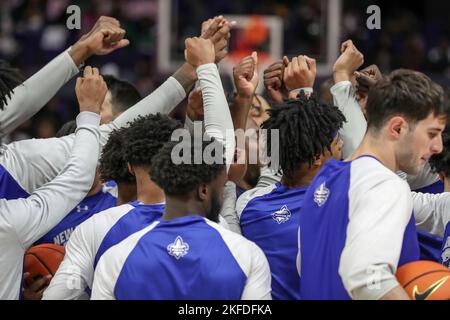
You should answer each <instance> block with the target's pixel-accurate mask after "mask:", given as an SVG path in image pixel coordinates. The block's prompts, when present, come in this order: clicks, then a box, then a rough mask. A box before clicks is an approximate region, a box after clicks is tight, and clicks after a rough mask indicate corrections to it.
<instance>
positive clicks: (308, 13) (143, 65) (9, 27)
mask: <svg viewBox="0 0 450 320" xmlns="http://www.w3.org/2000/svg"><path fill="white" fill-rule="evenodd" d="M72 4H76V5H78V6H79V7H80V8H81V13H82V15H81V30H68V29H67V27H66V20H67V18H68V16H69V15H68V14H66V9H67V7H68V6H70V5H72ZM373 4H375V5H378V6H380V8H381V18H382V23H381V30H368V29H367V27H366V20H367V18H368V17H369V14H367V13H366V9H367V7H368V6H370V5H373ZM0 11H1V13H0V58H1V59H5V60H7V61H9V62H10V63H11V64H12V65H14V66H15V67H17V68H19V69H20V70H21V71H22V73H23V75H24V76H25V77H29V76H30V75H32V74H33V73H34V72H35V71H37V70H38V69H39V68H41V67H42V66H44V64H46V63H47V62H48V61H50V60H51V59H52V58H53V57H55V56H56V55H57V54H59V53H60V52H61V51H63V50H65V49H66V48H68V47H69V46H70V45H71V44H73V43H74V42H75V41H76V40H77V39H78V38H79V37H80V36H81V35H82V34H83V33H85V32H86V31H87V30H89V29H90V28H91V27H92V25H93V24H94V23H95V21H96V19H97V18H98V17H99V16H100V15H110V16H114V17H116V18H117V19H119V20H120V21H121V23H122V26H123V28H124V29H126V30H127V36H126V37H127V38H128V39H129V40H130V41H131V45H130V46H129V47H127V48H126V49H122V50H119V51H117V52H115V53H113V54H111V55H108V56H105V57H95V58H92V59H91V60H90V61H89V64H92V65H95V66H98V67H100V68H101V70H102V73H103V74H112V75H115V76H118V77H120V78H123V79H126V80H128V81H130V82H132V83H133V84H135V85H136V86H137V87H138V89H139V91H140V92H141V94H143V95H146V94H148V93H150V92H152V91H153V90H154V89H155V88H156V87H157V86H158V85H159V84H160V83H161V82H162V80H163V79H165V77H167V76H168V75H169V74H170V73H171V72H172V71H173V69H174V68H176V67H177V66H178V65H179V63H180V61H182V59H183V50H184V39H185V38H186V37H188V36H195V35H198V34H199V32H200V30H199V27H200V25H201V22H202V21H204V20H206V19H207V18H210V17H213V16H216V15H219V14H223V15H225V16H227V17H229V16H233V17H236V19H239V20H238V21H239V27H238V28H237V29H236V30H235V31H234V32H233V40H232V42H231V44H230V51H231V52H232V54H231V55H230V58H229V59H228V60H227V61H226V62H225V63H224V65H223V66H221V71H222V73H223V83H224V86H225V89H226V90H230V88H231V82H230V81H231V80H230V78H229V71H230V68H231V66H232V65H233V63H234V62H236V61H238V59H239V58H240V57H243V56H244V55H246V54H249V53H251V51H252V50H254V49H256V50H258V51H259V52H261V55H260V58H261V63H262V64H263V65H264V64H265V63H269V62H270V61H271V59H274V58H280V57H281V55H283V54H285V55H287V56H289V57H292V56H294V55H298V54H307V55H310V56H313V57H315V58H316V59H318V61H319V63H320V66H321V68H320V69H319V71H320V79H319V81H317V83H316V86H318V85H320V82H321V81H324V80H326V79H327V78H328V77H330V75H331V67H332V64H333V62H334V59H335V57H337V55H338V49H339V44H340V43H341V41H343V40H346V39H352V40H353V41H354V42H355V44H356V46H357V47H358V48H359V49H360V51H361V52H362V53H364V55H365V65H369V64H373V63H375V64H377V65H378V66H379V67H380V69H381V71H382V72H389V71H390V70H392V69H396V68H409V69H414V70H419V71H422V72H425V73H426V74H427V75H429V76H430V77H432V78H433V80H435V81H436V82H438V83H439V84H441V85H443V86H445V87H450V47H449V39H450V21H449V12H450V2H449V1H442V0H427V1H387V0H297V1H291V0H260V1H255V0H239V1H234V0H233V1H231V0H90V1H87V0H86V1H68V0H0ZM261 73H262V70H261ZM74 85H75V83H74V81H72V82H70V83H68V84H67V85H66V86H64V87H63V89H62V90H61V91H60V92H59V93H58V95H57V96H56V97H55V98H54V99H52V100H51V101H50V102H49V103H48V105H47V106H46V107H45V108H44V109H43V110H42V111H41V112H39V113H38V114H37V115H36V116H35V117H34V118H33V119H31V120H30V121H28V122H27V123H25V124H24V125H22V126H21V127H20V128H19V129H18V130H16V132H14V133H13V134H12V135H11V136H10V137H9V140H10V141H11V140H18V139H24V138H30V137H36V138H47V137H53V136H54V134H55V133H56V131H57V130H58V129H59V128H60V127H61V125H62V124H63V123H65V122H66V121H68V120H71V119H73V118H74V115H75V114H76V112H77V106H76V98H75V93H74Z"/></svg>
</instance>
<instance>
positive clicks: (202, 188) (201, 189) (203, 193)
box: [197, 183, 209, 201]
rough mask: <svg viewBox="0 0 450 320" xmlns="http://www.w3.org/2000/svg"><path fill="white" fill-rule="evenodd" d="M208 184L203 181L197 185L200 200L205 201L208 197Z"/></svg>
mask: <svg viewBox="0 0 450 320" xmlns="http://www.w3.org/2000/svg"><path fill="white" fill-rule="evenodd" d="M208 193H209V190H208V186H207V185H206V184H204V183H202V184H200V185H199V186H198V187H197V196H198V198H199V199H200V201H206V200H207V199H208Z"/></svg>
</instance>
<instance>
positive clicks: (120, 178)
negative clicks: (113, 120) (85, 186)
mask: <svg viewBox="0 0 450 320" xmlns="http://www.w3.org/2000/svg"><path fill="white" fill-rule="evenodd" d="M126 130H128V128H120V129H117V130H114V131H113V132H111V134H110V136H109V139H108V142H106V144H105V146H104V147H103V151H102V155H101V157H100V177H101V179H102V180H103V181H111V180H114V181H115V182H116V183H118V184H119V183H127V184H133V183H136V178H135V177H134V176H133V175H132V174H131V173H130V172H129V171H128V165H127V161H126V159H125V152H124V147H125V141H126V140H125V137H124V133H125V131H126Z"/></svg>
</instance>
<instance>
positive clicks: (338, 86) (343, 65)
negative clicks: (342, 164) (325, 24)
mask: <svg viewBox="0 0 450 320" xmlns="http://www.w3.org/2000/svg"><path fill="white" fill-rule="evenodd" d="M341 53H342V54H341V56H340V57H339V58H338V60H337V61H336V63H335V64H334V67H333V78H334V83H335V85H334V86H333V87H332V88H331V94H332V95H333V99H334V104H335V105H336V106H337V107H339V109H340V110H341V111H342V113H343V114H344V116H345V118H346V119H347V122H345V123H344V125H343V127H342V129H341V131H340V134H341V137H342V140H343V141H344V147H343V150H342V154H343V157H344V158H347V157H348V156H350V155H351V154H352V153H353V152H354V151H355V150H356V148H357V147H358V146H359V144H360V143H361V141H362V140H363V138H364V135H365V134H366V131H367V122H366V119H365V117H364V114H363V112H362V110H361V107H360V105H359V104H358V101H356V95H355V92H354V89H353V85H352V83H351V78H352V76H353V74H354V72H355V71H356V70H358V68H359V67H360V66H361V65H362V64H363V63H364V57H363V55H362V54H361V52H359V51H358V49H356V47H355V46H354V45H353V42H352V41H351V40H348V41H346V42H344V43H343V44H342V47H341Z"/></svg>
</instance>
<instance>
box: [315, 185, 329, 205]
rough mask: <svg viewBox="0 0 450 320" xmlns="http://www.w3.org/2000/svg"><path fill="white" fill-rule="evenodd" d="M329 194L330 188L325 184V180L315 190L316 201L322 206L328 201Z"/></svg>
mask: <svg viewBox="0 0 450 320" xmlns="http://www.w3.org/2000/svg"><path fill="white" fill-rule="evenodd" d="M329 195H330V190H329V189H328V188H327V187H326V186H325V182H324V183H322V184H321V185H320V186H319V187H318V188H317V189H316V191H314V202H315V203H317V205H318V206H319V207H321V206H323V205H324V204H325V202H327V200H328V196H329Z"/></svg>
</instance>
